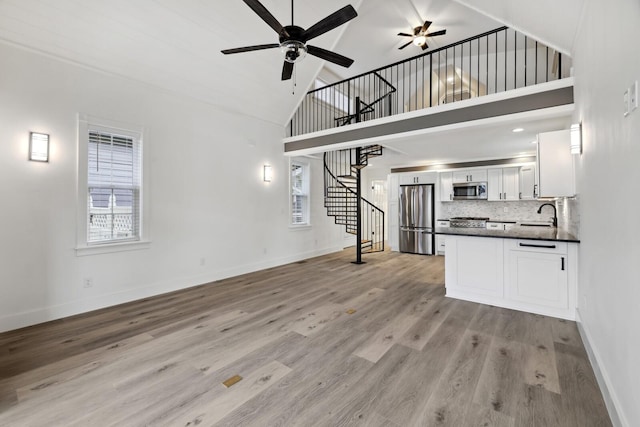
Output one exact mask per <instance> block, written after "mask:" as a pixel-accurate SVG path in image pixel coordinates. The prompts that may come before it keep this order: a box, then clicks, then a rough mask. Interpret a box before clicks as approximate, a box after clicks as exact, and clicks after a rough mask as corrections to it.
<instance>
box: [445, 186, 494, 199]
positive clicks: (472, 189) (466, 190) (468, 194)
mask: <svg viewBox="0 0 640 427" xmlns="http://www.w3.org/2000/svg"><path fill="white" fill-rule="evenodd" d="M453 200H487V183H486V182H461V183H459V184H453Z"/></svg>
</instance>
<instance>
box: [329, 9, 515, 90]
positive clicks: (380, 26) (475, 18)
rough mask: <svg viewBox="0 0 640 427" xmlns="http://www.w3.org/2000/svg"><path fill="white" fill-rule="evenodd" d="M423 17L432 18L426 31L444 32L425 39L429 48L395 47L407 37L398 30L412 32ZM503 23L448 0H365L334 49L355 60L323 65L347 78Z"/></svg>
mask: <svg viewBox="0 0 640 427" xmlns="http://www.w3.org/2000/svg"><path fill="white" fill-rule="evenodd" d="M425 20H429V21H431V22H432V24H431V27H429V32H435V31H438V30H443V29H446V30H447V33H446V34H445V35H442V36H436V37H433V38H429V39H427V44H428V45H429V49H427V50H426V51H423V50H422V48H420V47H417V46H414V45H409V46H407V47H405V48H404V49H402V50H399V49H398V48H399V47H400V46H402V45H403V44H405V43H406V42H407V41H409V40H410V39H409V38H407V37H400V36H398V35H397V34H398V33H399V32H405V33H412V30H413V28H414V27H417V26H418V25H422V24H423V23H424V21H425ZM502 25H503V24H501V23H500V22H498V21H496V20H493V19H491V18H488V17H487V16H485V15H482V14H480V13H478V12H476V11H474V10H472V9H470V8H468V7H466V6H463V5H461V4H459V3H456V2H453V1H451V0H422V1H418V0H395V1H389V0H365V1H363V2H362V5H361V6H360V7H359V8H358V17H357V18H356V19H354V20H353V21H352V22H351V24H350V25H349V30H348V31H346V32H345V34H344V35H343V36H342V37H341V38H340V40H339V41H338V44H337V45H336V50H337V51H339V52H341V53H344V54H346V55H353V56H352V58H353V59H355V63H354V64H353V65H352V66H351V67H350V68H349V70H344V69H343V68H341V67H338V66H335V65H333V64H327V68H328V69H330V70H331V71H332V72H333V73H334V74H337V75H338V76H341V77H342V78H347V77H350V76H354V75H357V74H360V73H364V72H367V71H370V70H373V69H376V68H379V67H382V66H385V65H388V64H391V63H394V62H397V61H402V60H404V59H407V58H411V57H412V56H415V55H420V54H422V53H425V52H428V51H430V50H433V49H437V48H439V47H443V46H447V45H449V44H452V43H455V42H457V41H460V40H464V39H466V38H469V37H473V36H475V35H477V34H481V33H484V32H486V31H489V30H493V29H495V28H498V27H501V26H502Z"/></svg>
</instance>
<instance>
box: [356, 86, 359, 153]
mask: <svg viewBox="0 0 640 427" xmlns="http://www.w3.org/2000/svg"><path fill="white" fill-rule="evenodd" d="M356 123H360V97H359V96H356ZM357 153H358V157H359V156H360V149H359V148H358V150H357Z"/></svg>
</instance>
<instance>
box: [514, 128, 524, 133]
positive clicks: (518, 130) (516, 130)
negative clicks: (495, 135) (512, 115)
mask: <svg viewBox="0 0 640 427" xmlns="http://www.w3.org/2000/svg"><path fill="white" fill-rule="evenodd" d="M523 130H524V129H522V128H515V129H513V130H512V132H514V133H518V132H522V131H523Z"/></svg>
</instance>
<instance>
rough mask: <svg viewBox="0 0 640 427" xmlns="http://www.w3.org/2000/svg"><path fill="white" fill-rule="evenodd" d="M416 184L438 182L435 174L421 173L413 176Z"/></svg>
mask: <svg viewBox="0 0 640 427" xmlns="http://www.w3.org/2000/svg"><path fill="white" fill-rule="evenodd" d="M415 178H416V184H435V183H436V182H438V173H437V172H421V173H419V174H416V175H415Z"/></svg>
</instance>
